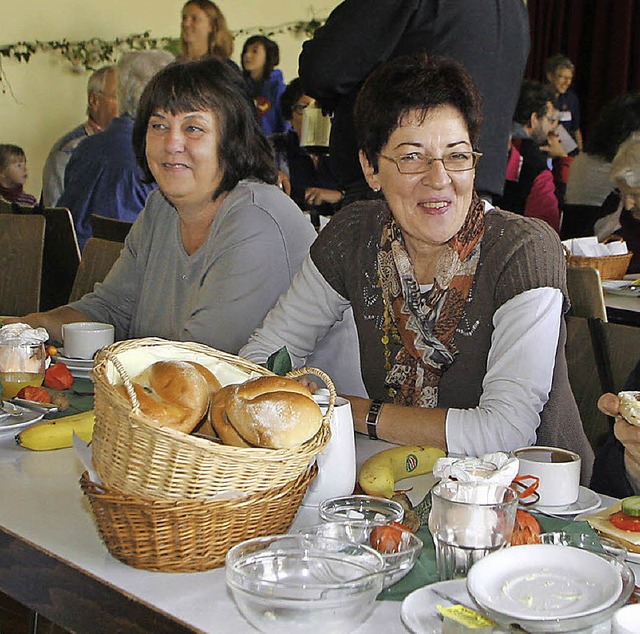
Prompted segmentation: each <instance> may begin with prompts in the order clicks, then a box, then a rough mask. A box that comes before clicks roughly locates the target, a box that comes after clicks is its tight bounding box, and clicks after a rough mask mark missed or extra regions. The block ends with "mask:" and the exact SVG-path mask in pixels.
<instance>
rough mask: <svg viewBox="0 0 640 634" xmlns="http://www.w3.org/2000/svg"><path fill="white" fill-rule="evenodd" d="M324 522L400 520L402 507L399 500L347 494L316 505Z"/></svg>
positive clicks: (402, 512)
mask: <svg viewBox="0 0 640 634" xmlns="http://www.w3.org/2000/svg"><path fill="white" fill-rule="evenodd" d="M318 514H319V515H320V519H321V520H323V521H324V522H343V521H346V520H366V521H368V522H387V523H389V522H402V519H403V517H404V508H402V505H401V504H400V503H399V502H395V501H394V500H388V499H386V498H377V497H373V496H371V495H347V496H344V497H339V498H329V499H328V500H324V502H321V503H320V505H319V506H318Z"/></svg>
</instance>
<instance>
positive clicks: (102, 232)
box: [91, 214, 133, 242]
mask: <svg viewBox="0 0 640 634" xmlns="http://www.w3.org/2000/svg"><path fill="white" fill-rule="evenodd" d="M132 224H133V223H132V222H127V221H125V220H118V219H116V218H107V217H106V216H100V215H98V214H91V228H92V231H93V237H94V238H102V239H103V240H111V241H113V242H124V239H125V238H126V237H127V234H128V233H129V229H131V225H132Z"/></svg>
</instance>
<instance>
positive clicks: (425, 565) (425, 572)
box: [378, 515, 600, 601]
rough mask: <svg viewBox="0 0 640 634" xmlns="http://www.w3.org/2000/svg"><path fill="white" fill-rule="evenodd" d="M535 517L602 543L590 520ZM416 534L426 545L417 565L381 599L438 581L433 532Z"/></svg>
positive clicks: (545, 527) (548, 529)
mask: <svg viewBox="0 0 640 634" xmlns="http://www.w3.org/2000/svg"><path fill="white" fill-rule="evenodd" d="M535 517H536V519H537V520H538V522H540V528H541V529H542V532H543V533H552V532H556V531H565V532H567V533H572V534H578V535H579V534H580V533H585V534H587V535H592V536H593V539H594V540H595V542H596V543H600V542H599V541H598V537H597V535H596V533H595V532H594V530H593V529H592V528H591V526H590V524H589V523H588V522H576V521H574V520H572V519H571V518H567V519H556V518H554V517H546V516H543V515H536V516H535ZM416 534H417V535H418V537H420V539H421V540H422V541H423V542H424V547H423V549H422V553H421V554H420V557H419V558H418V561H416V564H415V566H414V567H413V569H412V570H411V572H410V573H409V574H408V575H407V576H406V577H404V579H400V581H398V583H396V584H394V585H392V586H391V587H389V588H387V589H386V590H383V591H382V592H381V593H380V594H379V595H378V600H379V601H402V600H403V599H404V598H405V597H406V596H407V595H408V594H411V592H413V591H414V590H417V589H418V588H422V587H423V586H427V585H429V584H431V583H435V582H436V581H438V572H437V570H436V554H435V547H434V545H433V539H432V538H431V533H430V532H429V529H428V528H427V527H426V526H423V527H421V528H420V530H419V531H418V532H417V533H416ZM516 548H517V546H516Z"/></svg>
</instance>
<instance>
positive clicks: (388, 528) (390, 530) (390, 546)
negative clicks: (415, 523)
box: [369, 522, 409, 553]
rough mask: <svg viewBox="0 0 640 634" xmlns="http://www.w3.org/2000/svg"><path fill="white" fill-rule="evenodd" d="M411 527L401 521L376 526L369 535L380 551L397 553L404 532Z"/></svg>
mask: <svg viewBox="0 0 640 634" xmlns="http://www.w3.org/2000/svg"><path fill="white" fill-rule="evenodd" d="M408 530H409V529H408V528H407V527H406V526H405V525H404V524H400V523H399V522H391V524H385V525H384V526H376V527H375V528H374V529H373V530H372V531H371V535H370V536H369V542H370V544H371V546H373V548H375V549H376V550H377V551H378V552H380V553H397V552H398V551H399V550H400V544H401V543H402V534H403V533H404V531H408Z"/></svg>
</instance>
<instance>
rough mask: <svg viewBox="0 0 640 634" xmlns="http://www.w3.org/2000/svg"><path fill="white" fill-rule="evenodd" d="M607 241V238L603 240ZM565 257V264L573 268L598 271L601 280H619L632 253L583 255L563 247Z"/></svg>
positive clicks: (623, 274)
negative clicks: (597, 255)
mask: <svg viewBox="0 0 640 634" xmlns="http://www.w3.org/2000/svg"><path fill="white" fill-rule="evenodd" d="M605 242H609V240H605ZM564 250H565V255H566V257H567V266H572V267H575V268H591V269H598V271H600V278H601V279H603V280H621V279H622V278H623V277H624V276H625V274H626V272H627V269H628V268H629V263H630V262H631V258H632V257H633V253H631V252H629V253H624V254H623V255H605V256H601V257H585V256H582V255H573V254H572V253H571V252H570V251H569V250H568V249H567V248H566V247H564Z"/></svg>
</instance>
